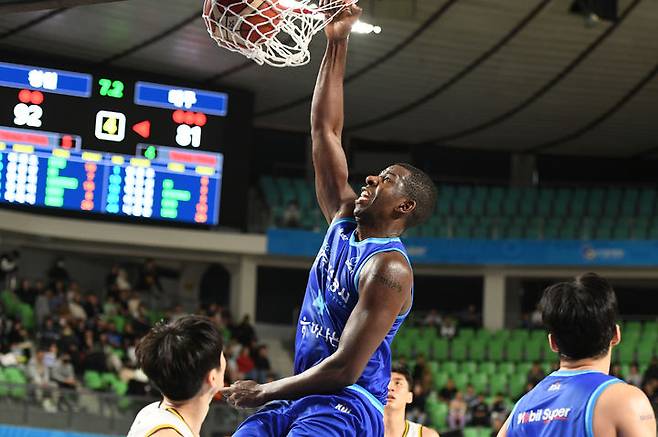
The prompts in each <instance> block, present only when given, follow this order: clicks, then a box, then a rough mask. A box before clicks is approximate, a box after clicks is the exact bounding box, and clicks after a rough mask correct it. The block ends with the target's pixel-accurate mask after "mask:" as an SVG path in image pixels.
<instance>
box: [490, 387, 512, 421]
mask: <svg viewBox="0 0 658 437" xmlns="http://www.w3.org/2000/svg"><path fill="white" fill-rule="evenodd" d="M491 414H492V415H493V414H498V415H500V416H503V417H507V415H508V414H509V410H508V408H507V403H506V402H505V399H504V398H503V394H502V393H498V394H496V397H495V398H494V400H493V403H492V404H491Z"/></svg>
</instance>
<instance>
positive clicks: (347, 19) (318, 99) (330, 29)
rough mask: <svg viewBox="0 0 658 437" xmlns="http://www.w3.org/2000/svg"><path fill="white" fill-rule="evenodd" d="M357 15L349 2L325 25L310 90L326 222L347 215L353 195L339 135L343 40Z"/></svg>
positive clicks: (317, 174)
mask: <svg viewBox="0 0 658 437" xmlns="http://www.w3.org/2000/svg"><path fill="white" fill-rule="evenodd" d="M360 15H361V9H359V8H358V7H357V6H351V7H349V8H347V9H346V10H345V11H343V12H342V13H340V14H339V15H338V16H337V17H336V18H335V19H334V20H333V21H332V22H331V23H329V25H327V27H326V28H325V33H326V34H327V50H326V52H325V55H324V59H323V60H322V65H321V67H320V72H319V74H318V79H317V82H316V84H315V91H314V92H313V104H312V108H311V137H312V141H313V168H314V169H315V191H316V193H317V197H318V203H319V205H320V209H321V210H322V213H323V214H324V217H325V218H326V219H327V222H329V223H331V222H332V221H333V220H334V219H335V218H337V217H351V216H352V212H353V211H354V201H355V200H356V197H357V196H356V194H355V193H354V190H352V187H350V184H349V183H348V167H347V158H346V156H345V151H344V150H343V145H342V140H341V137H342V132H343V120H344V103H343V79H344V76H345V64H346V61H347V40H348V37H349V34H350V30H351V28H352V25H353V24H354V23H355V22H356V20H357V19H358V18H359V16H360Z"/></svg>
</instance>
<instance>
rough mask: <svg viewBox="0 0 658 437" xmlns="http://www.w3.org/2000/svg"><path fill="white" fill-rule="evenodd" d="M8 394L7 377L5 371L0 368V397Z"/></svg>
mask: <svg viewBox="0 0 658 437" xmlns="http://www.w3.org/2000/svg"><path fill="white" fill-rule="evenodd" d="M7 396H9V386H8V385H7V377H6V376H5V372H4V371H3V370H2V368H0V398H4V397H7Z"/></svg>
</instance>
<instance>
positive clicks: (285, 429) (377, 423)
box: [233, 387, 384, 437]
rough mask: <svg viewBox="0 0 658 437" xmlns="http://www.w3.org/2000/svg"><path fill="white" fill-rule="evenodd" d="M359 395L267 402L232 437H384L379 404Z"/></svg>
mask: <svg viewBox="0 0 658 437" xmlns="http://www.w3.org/2000/svg"><path fill="white" fill-rule="evenodd" d="M359 388H360V387H359ZM359 391H360V392H357V391H355V390H352V389H350V388H345V389H343V390H342V391H340V392H338V393H337V394H335V395H311V396H306V397H303V398H301V399H298V400H296V401H274V402H270V403H269V404H267V405H265V407H263V408H262V409H261V410H260V411H258V412H257V413H255V414H254V415H252V416H251V417H249V418H248V419H247V420H245V421H244V422H243V423H242V424H241V425H240V426H239V427H238V429H237V430H236V431H235V432H234V433H233V437H261V436H267V437H284V436H289V437H339V436H340V437H355V436H368V437H379V436H382V437H383V435H384V420H383V415H382V410H381V409H380V408H381V403H379V402H378V401H377V400H376V399H375V398H374V397H372V395H370V394H369V393H362V392H361V391H363V392H365V390H363V389H361V390H359Z"/></svg>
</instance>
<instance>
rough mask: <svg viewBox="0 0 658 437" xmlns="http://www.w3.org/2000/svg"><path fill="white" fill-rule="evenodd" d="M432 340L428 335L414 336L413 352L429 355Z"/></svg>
mask: <svg viewBox="0 0 658 437" xmlns="http://www.w3.org/2000/svg"><path fill="white" fill-rule="evenodd" d="M433 340H434V338H433V337H431V336H429V335H427V336H418V337H416V339H415V341H413V349H414V354H415V355H419V354H420V355H423V356H424V357H430V353H431V350H432V341H433Z"/></svg>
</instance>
